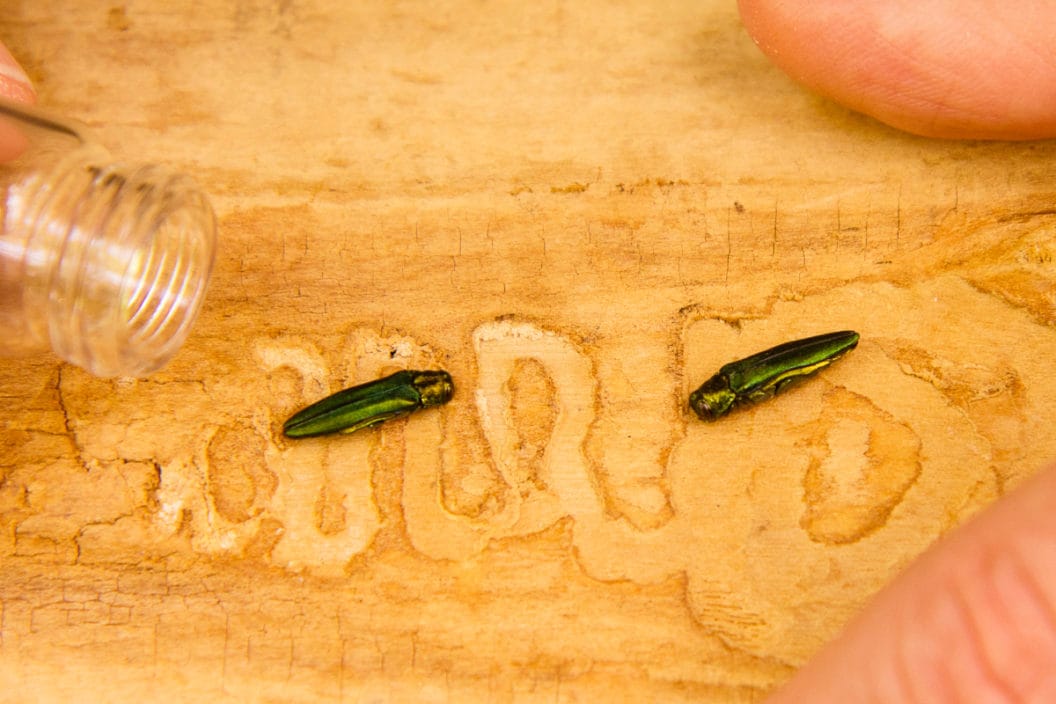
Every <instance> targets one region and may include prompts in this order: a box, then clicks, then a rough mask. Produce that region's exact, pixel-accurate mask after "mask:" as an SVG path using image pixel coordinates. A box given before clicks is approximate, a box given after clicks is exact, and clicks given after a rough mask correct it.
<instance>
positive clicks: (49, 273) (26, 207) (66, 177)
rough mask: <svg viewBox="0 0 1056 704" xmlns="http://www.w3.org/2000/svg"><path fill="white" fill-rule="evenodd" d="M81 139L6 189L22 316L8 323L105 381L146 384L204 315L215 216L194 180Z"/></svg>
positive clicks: (13, 275)
mask: <svg viewBox="0 0 1056 704" xmlns="http://www.w3.org/2000/svg"><path fill="white" fill-rule="evenodd" d="M0 107H3V106H0ZM63 127H64V128H66V129H70V128H68V127H66V126H65V125H63ZM74 134H75V135H76V138H75V140H74V141H75V144H74V145H72V146H68V148H64V149H62V150H61V152H55V151H54V150H50V148H49V150H46V151H50V152H51V153H50V154H49V156H48V158H46V159H36V158H33V159H30V160H29V161H28V166H29V168H28V169H25V170H23V171H21V172H20V173H19V176H18V178H8V179H7V184H6V186H5V188H4V192H3V195H4V200H3V202H2V204H0V208H2V211H0V212H2V214H3V231H2V232H0V289H2V291H0V293H3V294H4V295H6V296H7V297H8V298H9V299H12V300H13V299H15V298H17V299H18V301H17V302H18V304H19V305H17V306H15V313H12V312H11V309H12V305H11V304H12V300H9V301H8V302H7V304H8V305H7V307H8V311H7V316H6V317H7V322H8V323H10V322H11V320H13V319H17V320H18V323H19V324H20V326H21V328H22V329H21V331H20V334H21V335H22V336H24V339H23V340H22V342H23V343H25V345H26V346H32V343H34V342H42V343H44V344H45V346H47V347H50V348H51V350H52V351H53V352H54V353H55V354H57V355H58V356H59V357H61V358H62V359H64V360H66V361H68V362H71V363H72V364H76V365H78V366H80V367H83V368H85V369H87V370H89V371H90V372H92V373H93V374H96V375H98V376H137V375H144V374H148V373H150V372H153V371H156V370H157V369H159V368H160V367H161V366H163V365H164V364H165V363H166V362H167V361H168V360H169V359H170V358H171V357H172V356H173V355H174V354H175V353H176V351H177V350H178V349H179V348H180V346H181V344H182V343H183V341H184V340H185V339H186V337H187V335H188V333H189V332H190V329H191V326H192V325H193V323H194V321H195V319H196V318H197V315H198V312H199V310H200V309H201V305H202V302H203V301H204V298H205V290H206V285H207V283H208V280H209V276H210V274H211V271H212V265H213V258H214V252H215V248H216V225H215V217H214V215H213V211H212V208H211V207H210V205H209V202H208V200H207V199H206V197H205V195H204V194H203V193H202V192H201V191H200V190H199V189H198V187H197V186H196V185H195V184H194V182H193V181H192V180H191V179H190V178H188V177H186V176H183V175H180V174H178V173H175V172H173V171H170V170H168V169H166V168H164V167H161V166H153V165H149V166H139V167H125V166H121V165H114V164H111V163H109V158H108V155H107V153H106V151H105V150H104V149H102V148H101V147H99V146H97V145H94V144H92V143H90V142H87V141H85V140H84V139H83V138H82V137H81V136H80V134H79V133H76V132H75V133H74ZM30 148H32V145H31V147H30ZM23 161H25V160H23ZM4 167H5V168H6V167H7V165H4ZM0 322H3V321H0Z"/></svg>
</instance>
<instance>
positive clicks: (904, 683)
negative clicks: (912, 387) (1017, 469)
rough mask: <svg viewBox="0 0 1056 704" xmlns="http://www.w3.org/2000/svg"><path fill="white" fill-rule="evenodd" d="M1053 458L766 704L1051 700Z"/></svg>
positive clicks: (1054, 675)
mask: <svg viewBox="0 0 1056 704" xmlns="http://www.w3.org/2000/svg"><path fill="white" fill-rule="evenodd" d="M1053 507H1056V467H1053V468H1052V469H1050V470H1048V471H1046V472H1044V473H1042V474H1041V475H1039V476H1037V477H1035V478H1034V479H1032V480H1030V481H1028V482H1026V483H1025V484H1024V485H1022V486H1021V487H1020V488H1018V489H1016V490H1015V491H1013V492H1012V493H1011V494H1009V495H1008V496H1007V497H1005V498H1004V499H1002V500H1001V501H998V502H997V503H996V504H994V505H993V506H991V507H990V508H989V509H987V510H985V511H983V512H982V513H981V514H980V515H979V516H977V517H976V518H975V519H973V520H972V521H969V522H968V523H967V524H965V525H964V526H963V527H961V528H960V529H958V530H956V531H954V532H953V533H952V534H951V535H950V536H949V537H948V538H947V539H945V540H943V541H941V542H940V543H939V544H938V545H936V546H935V548H934V549H933V550H931V551H930V552H928V553H927V554H925V556H924V557H923V558H921V559H920V560H918V561H917V562H916V563H914V565H913V566H911V567H910V568H909V569H908V570H907V571H906V572H905V574H903V575H902V576H901V577H900V578H898V579H897V580H896V581H895V582H893V583H892V584H891V585H890V586H889V587H888V588H886V589H885V590H883V591H882V592H881V593H880V594H879V595H878V597H877V598H876V599H875V600H874V601H873V602H872V603H871V604H870V605H869V606H867V607H866V609H865V610H864V611H863V612H862V614H861V615H860V616H859V617H858V618H857V619H856V620H855V621H854V622H853V623H852V624H851V625H849V626H848V628H847V629H846V630H845V632H844V633H843V634H842V635H841V636H840V637H839V638H837V639H836V640H835V641H834V642H832V643H831V644H829V645H828V646H826V647H825V648H823V649H822V651H821V653H819V655H818V656H817V657H816V658H814V659H813V660H812V661H811V662H810V663H808V664H807V665H806V666H805V667H804V668H803V669H802V670H801V671H800V672H799V673H797V674H796V676H795V677H793V679H792V681H791V682H790V683H789V684H788V685H787V686H786V687H785V688H783V689H782V690H781V691H779V692H778V693H777V694H776V695H775V696H774V697H772V698H771V699H770V700H769V701H768V704H791V703H792V702H812V704H827V703H829V702H832V703H835V702H839V703H840V704H858V703H859V702H861V703H863V704H864V703H865V702H905V703H909V704H912V703H913V702H929V703H934V704H954V703H965V704H966V703H968V702H973V703H975V702H1039V703H1040V702H1053V701H1056V511H1054V510H1053Z"/></svg>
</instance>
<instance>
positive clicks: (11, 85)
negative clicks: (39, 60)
mask: <svg viewBox="0 0 1056 704" xmlns="http://www.w3.org/2000/svg"><path fill="white" fill-rule="evenodd" d="M0 97H3V98H7V99H8V100H14V101H16V102H19V103H30V104H32V103H35V102H37V92H36V90H35V89H34V88H33V82H32V81H31V80H29V76H27V75H26V72H25V70H23V68H22V66H21V65H20V64H19V63H18V61H16V60H15V57H14V56H12V55H11V52H10V51H8V50H7V47H5V46H4V45H3V44H0Z"/></svg>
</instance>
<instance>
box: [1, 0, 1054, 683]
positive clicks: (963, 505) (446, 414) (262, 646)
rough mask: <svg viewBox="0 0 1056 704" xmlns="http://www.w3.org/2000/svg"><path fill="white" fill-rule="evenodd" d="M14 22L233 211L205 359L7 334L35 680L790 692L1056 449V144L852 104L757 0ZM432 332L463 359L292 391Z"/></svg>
mask: <svg viewBox="0 0 1056 704" xmlns="http://www.w3.org/2000/svg"><path fill="white" fill-rule="evenodd" d="M0 38H2V39H3V40H4V41H5V42H7V43H8V44H9V46H10V47H11V49H12V50H13V52H14V53H15V54H16V55H17V56H19V57H20V59H21V60H22V61H23V62H24V64H25V65H26V68H27V70H28V71H29V73H30V75H31V76H32V77H33V79H34V81H35V82H36V84H37V87H38V89H39V91H40V95H41V102H42V103H44V104H46V105H48V106H50V107H52V108H54V109H57V110H59V111H61V112H63V113H66V114H69V115H72V116H77V117H79V118H81V119H83V120H85V121H86V122H88V123H89V124H90V126H91V127H93V128H94V129H95V131H96V132H97V133H98V135H99V137H100V139H101V141H103V142H104V143H107V144H109V145H110V146H111V147H112V148H113V150H114V151H115V153H117V154H118V155H119V156H121V157H122V158H126V159H131V160H143V159H148V160H149V159H155V160H163V161H166V162H168V163H171V164H174V165H176V166H178V167H180V168H182V169H184V170H186V171H188V172H190V173H193V174H194V175H195V176H196V177H197V178H198V180H199V181H200V182H201V183H202V184H203V185H204V186H205V187H206V188H207V189H208V190H209V191H210V193H211V194H212V196H213V198H214V203H215V205H216V208H217V211H218V215H219V218H220V225H221V249H220V252H219V260H218V268H217V271H216V274H215V278H214V281H213V285H212V288H211V291H210V297H209V300H208V302H207V304H206V309H205V311H204V313H203V315H202V318H201V320H200V322H199V324H198V326H197V328H196V329H195V331H194V333H193V335H192V337H191V339H190V340H189V342H188V344H187V345H186V347H185V348H184V350H183V351H182V352H181V353H180V354H179V355H178V356H177V358H176V359H175V360H174V361H173V362H172V363H171V365H170V366H169V367H168V368H167V369H165V370H164V371H163V372H161V373H159V374H157V375H155V376H153V377H150V378H148V379H142V380H131V379H121V380H100V379H94V378H92V377H90V376H88V375H87V374H85V373H83V372H81V371H80V370H78V369H75V368H72V367H69V366H64V365H61V364H59V363H57V362H56V361H55V360H53V359H49V358H38V359H26V360H5V361H3V363H2V364H0V397H2V398H3V399H4V401H5V403H4V405H3V407H2V409H0V419H2V425H0V684H2V686H0V700H4V701H34V700H35V701H52V700H64V701H69V700H94V701H141V700H142V699H144V698H148V699H164V700H168V701H182V700H186V701H190V700H194V701H201V700H210V701H312V702H320V701H350V702H360V701H362V702H367V701H386V702H403V701H413V702H429V701H447V700H453V701H493V702H536V701H541V702H542V701H545V702H554V701H558V702H572V701H649V700H652V701H672V702H676V701H713V702H751V701H759V700H760V699H761V698H762V697H763V696H764V695H765V693H766V692H768V691H769V690H770V689H772V688H773V687H774V686H776V685H777V684H779V683H780V682H782V681H784V680H785V679H786V678H787V677H788V676H789V675H790V674H791V672H792V671H793V670H794V669H795V668H796V667H797V666H798V665H800V664H802V663H803V662H804V661H805V660H806V659H807V658H808V657H809V656H810V654H811V653H812V652H814V651H815V650H816V649H817V648H818V647H819V646H820V644H821V643H823V642H825V641H826V640H827V639H829V638H830V637H831V636H832V635H833V634H834V633H835V632H836V631H837V630H838V629H839V627H840V625H841V624H842V623H844V622H845V621H846V619H847V618H848V617H849V616H850V615H851V614H852V613H854V612H855V611H856V610H857V609H858V608H860V606H861V605H862V604H863V603H864V602H865V600H866V599H867V598H868V597H869V596H870V595H871V594H872V593H873V592H875V591H876V590H877V589H878V588H879V587H880V586H881V585H882V584H883V583H885V582H886V581H887V580H889V579H890V578H891V577H892V576H893V575H894V574H896V573H897V571H898V570H899V569H900V568H901V567H902V566H904V565H905V564H906V563H907V562H908V561H909V560H911V559H912V558H913V557H914V556H915V555H917V554H919V553H920V552H921V551H922V550H924V549H925V548H926V547H927V546H928V545H929V544H930V543H931V542H932V541H934V540H935V539H936V538H937V537H938V536H940V535H941V534H943V533H944V532H945V531H948V530H949V529H950V528H951V527H952V526H954V525H956V524H958V523H960V522H961V521H963V520H965V519H966V518H967V517H968V516H969V515H971V514H972V513H973V512H974V511H976V510H978V508H980V507H981V506H983V505H985V504H987V503H988V502H990V501H992V500H994V499H995V498H996V497H997V496H999V495H1000V494H1001V493H1002V492H1004V491H1005V490H1007V489H1008V488H1009V487H1011V486H1013V485H1015V484H1017V483H1018V482H1019V481H1021V480H1022V479H1023V478H1024V477H1026V476H1028V475H1030V474H1031V473H1033V472H1034V471H1036V470H1037V469H1038V468H1040V467H1041V466H1042V464H1043V463H1045V462H1046V461H1047V460H1050V459H1052V458H1054V457H1056V428H1054V426H1053V425H1052V423H1051V422H1049V421H1048V417H1049V416H1050V415H1051V410H1052V409H1053V408H1056V381H1054V377H1053V375H1052V373H1051V359H1052V351H1053V349H1054V348H1056V329H1054V321H1056V288H1054V286H1056V274H1054V260H1056V245H1053V244H1052V242H1053V229H1054V226H1056V210H1054V208H1053V205H1052V203H1053V199H1054V187H1053V185H1052V184H1053V167H1052V164H1053V163H1056V159H1054V157H1056V145H1054V144H1052V143H1047V142H1046V143H1032V144H984V143H952V142H938V141H929V140H924V139H919V138H915V137H912V136H907V135H904V134H900V133H897V132H895V131H892V130H890V129H888V128H885V127H883V126H881V125H878V124H876V123H874V122H872V121H870V120H868V119H866V118H863V117H860V116H857V115H854V114H851V113H848V112H846V111H844V110H842V109H840V108H838V107H835V106H833V105H831V104H828V103H826V102H824V101H822V100H820V99H818V98H815V97H813V96H811V95H809V94H807V93H804V92H803V91H801V90H800V89H799V88H797V87H795V86H794V85H793V84H791V83H790V82H789V81H788V80H787V79H786V78H785V77H783V76H782V75H781V74H779V73H778V72H777V71H776V70H775V69H773V68H772V67H770V66H769V65H768V64H767V62H766V61H765V60H764V59H763V58H762V56H761V55H760V54H759V53H758V51H757V50H756V49H755V48H754V46H753V45H752V43H751V41H750V40H749V39H748V38H747V36H746V35H745V33H744V32H743V30H742V29H741V27H740V24H739V22H738V19H737V16H736V11H735V7H734V4H733V3H727V2H717V1H715V2H692V3H689V2H686V3H677V4H664V5H663V6H662V7H661V6H658V5H656V4H655V3H651V2H647V1H644V0H643V1H641V2H637V1H633V0H632V1H629V2H626V3H620V4H618V5H615V6H613V5H611V4H609V3H590V2H586V3H579V4H575V5H565V4H560V3H528V4H525V3H512V2H500V3H488V4H479V3H471V2H458V1H456V2H452V3H448V4H446V5H445V6H444V7H443V8H440V9H436V8H429V7H427V6H426V5H414V4H391V3H383V2H378V3H343V2H337V1H336V0H308V1H306V2H300V3H289V2H275V3H267V2H263V1H262V0H240V1H239V2H235V3H228V2H220V1H218V0H206V1H203V2H200V3H197V4H196V8H195V9H194V10H193V11H191V10H189V9H186V7H185V5H184V4H181V3H175V2H166V1H164V0H142V1H140V2H135V3H124V4H119V3H112V4H101V3H72V2H61V1H60V0H34V2H21V3H18V2H16V3H14V4H13V5H12V6H11V7H10V9H8V10H5V12H4V16H3V17H0ZM845 328H850V329H854V330H858V331H859V332H860V333H861V334H862V342H861V344H860V346H859V348H858V349H857V350H856V351H855V352H853V353H852V354H851V355H848V357H847V358H846V359H844V360H842V361H841V362H840V363H839V364H837V365H834V366H833V367H832V368H831V369H829V370H826V372H825V373H824V374H823V375H822V376H821V377H819V378H818V379H817V380H816V381H813V382H811V383H810V384H804V385H802V386H801V387H799V388H798V389H797V390H795V391H793V392H790V393H788V394H786V395H784V396H781V397H779V398H777V399H775V400H774V401H772V402H770V403H767V404H763V405H760V406H758V407H756V408H754V409H751V410H748V411H745V412H742V413H738V414H736V415H731V416H730V417H728V418H726V419H724V420H723V421H721V422H719V423H715V424H713V425H704V424H701V423H699V422H698V421H696V420H695V418H694V417H693V416H692V414H691V413H690V412H689V411H688V409H687V408H686V405H685V399H686V396H687V395H688V392H689V391H690V390H691V389H692V388H693V387H694V386H696V385H697V384H699V383H700V382H701V381H703V380H704V379H706V378H707V376H709V375H710V374H711V373H712V372H713V371H715V369H717V368H718V366H720V365H721V364H723V363H725V362H728V361H731V360H732V359H736V358H738V357H742V356H744V355H746V354H749V353H751V352H755V351H758V350H759V349H763V348H765V347H768V346H771V345H773V344H777V343H779V342H783V341H786V340H789V339H794V338H796V337H802V336H806V335H809V334H815V333H820V332H826V331H829V330H837V329H845ZM406 366H411V367H415V366H441V367H443V368H445V369H447V370H449V371H450V372H451V373H452V374H453V375H454V378H455V382H456V385H457V392H456V396H455V398H454V400H453V401H452V402H451V404H449V405H448V406H446V407H444V408H443V409H441V410H438V411H428V412H423V413H421V414H419V415H416V416H414V417H412V418H410V419H408V420H406V421H399V422H396V423H392V424H390V425H387V426H383V427H382V428H380V429H377V430H373V431H369V432H365V433H362V434H359V435H355V436H350V437H338V438H322V439H314V440H306V441H302V442H292V441H287V440H285V439H283V438H282V437H281V434H280V433H279V432H278V428H279V427H280V424H281V422H282V420H283V419H284V418H285V417H286V416H287V415H288V414H289V413H290V412H291V411H293V410H295V409H296V408H298V407H300V406H301V405H304V404H305V403H307V402H309V401H312V400H315V399H316V398H318V397H319V396H321V395H323V394H325V393H328V392H329V391H332V390H336V389H338V388H340V387H342V386H346V385H349V384H352V383H357V382H360V381H363V380H365V379H368V378H371V377H372V376H374V375H377V374H380V373H383V372H386V371H391V370H393V369H395V368H398V367H406Z"/></svg>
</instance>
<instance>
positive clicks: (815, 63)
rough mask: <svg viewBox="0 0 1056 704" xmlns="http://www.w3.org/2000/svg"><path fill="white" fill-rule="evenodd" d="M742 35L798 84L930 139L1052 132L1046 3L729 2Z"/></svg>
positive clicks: (1052, 52)
mask: <svg viewBox="0 0 1056 704" xmlns="http://www.w3.org/2000/svg"><path fill="white" fill-rule="evenodd" d="M739 4H740V9H741V17H742V19H743V21H744V25H745V28H746V29H747V30H748V33H749V34H751V35H752V38H753V39H755V41H756V43H757V44H758V45H759V47H760V48H761V49H762V50H763V52H764V53H766V54H767V55H768V56H769V57H770V58H771V59H772V60H773V61H774V63H776V64H777V65H778V66H779V67H780V68H782V69H783V70H784V71H786V72H787V73H788V74H789V75H791V76H792V77H793V78H794V79H796V80H797V81H799V82H801V83H803V84H804V85H806V86H807V87H809V88H811V89H813V90H816V91H817V92H819V93H822V94H823V95H826V96H828V97H830V98H832V99H834V100H836V101H837V102H840V103H843V104H844V105H846V106H847V107H849V108H852V109H854V110H858V111H860V112H864V113H866V114H868V115H872V116H873V117H875V118H877V119H879V120H881V121H883V122H886V123H888V124H889V125H893V126H895V127H898V128H900V129H904V130H908V131H910V132H915V133H917V134H922V135H927V136H933V137H957V138H982V139H1041V138H1049V137H1054V136H1056V90H1054V89H1053V86H1054V85H1056V44H1054V43H1053V42H1052V27H1053V23H1054V22H1056V6H1054V5H1053V4H1052V3H1051V2H1007V0H913V2H906V1H905V0H902V1H901V2H891V0H853V1H852V2H846V1H838V2H834V1H833V0H822V1H821V2H818V1H817V0H740V2H739Z"/></svg>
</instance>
